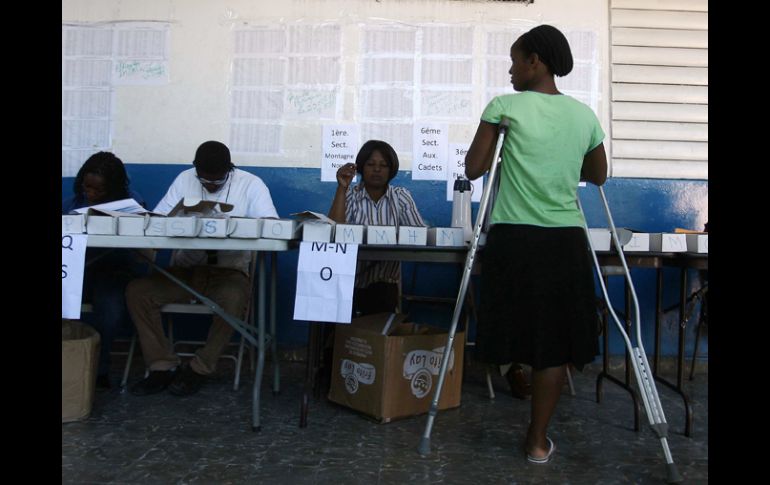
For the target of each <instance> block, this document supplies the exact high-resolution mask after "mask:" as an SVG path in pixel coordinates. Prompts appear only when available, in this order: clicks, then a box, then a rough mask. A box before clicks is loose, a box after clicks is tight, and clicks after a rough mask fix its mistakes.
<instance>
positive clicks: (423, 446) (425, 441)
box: [417, 436, 430, 456]
mask: <svg viewBox="0 0 770 485" xmlns="http://www.w3.org/2000/svg"><path fill="white" fill-rule="evenodd" d="M417 453H419V454H421V455H422V456H428V455H430V438H426V437H425V436H423V437H422V438H420V444H419V445H417Z"/></svg>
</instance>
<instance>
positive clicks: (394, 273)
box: [329, 140, 425, 316]
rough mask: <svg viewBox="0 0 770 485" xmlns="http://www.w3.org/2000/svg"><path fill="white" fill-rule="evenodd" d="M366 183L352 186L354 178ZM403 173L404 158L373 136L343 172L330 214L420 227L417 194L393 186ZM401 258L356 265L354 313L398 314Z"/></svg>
mask: <svg viewBox="0 0 770 485" xmlns="http://www.w3.org/2000/svg"><path fill="white" fill-rule="evenodd" d="M356 172H357V173H360V174H361V182H359V183H358V184H356V185H355V186H352V187H351V182H352V181H353V177H355V175H356ZM397 173H398V156H397V155H396V152H395V150H393V147H391V146H390V145H389V144H387V143H385V142H384V141H380V140H369V141H367V142H366V143H364V144H363V146H362V147H361V149H360V150H359V151H358V155H356V163H348V164H346V165H343V166H342V167H340V168H339V170H337V191H336V193H335V194H334V200H333V201H332V206H331V209H329V217H330V218H332V219H333V220H334V221H336V222H339V223H343V224H344V223H346V224H362V225H381V226H396V229H398V227H399V226H418V227H424V226H425V223H424V222H423V220H422V217H421V216H420V212H419V211H418V210H417V206H416V205H415V203H414V199H413V198H412V194H410V193H409V191H408V190H407V189H405V188H404V187H395V186H392V185H390V181H391V180H393V178H394V177H395V176H396V174H397ZM400 279H401V263H400V262H398V261H388V262H385V261H382V262H365V263H363V264H359V265H358V268H357V269H356V282H355V290H354V293H353V313H354V316H361V315H369V314H372V313H380V312H392V311H395V309H396V307H397V306H398V296H399V295H398V282H399V280H400Z"/></svg>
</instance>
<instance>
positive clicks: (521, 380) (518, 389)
mask: <svg viewBox="0 0 770 485" xmlns="http://www.w3.org/2000/svg"><path fill="white" fill-rule="evenodd" d="M505 380H506V381H508V385H509V386H511V395H512V396H513V397H515V398H516V399H527V398H528V397H529V396H531V395H532V385H530V383H529V381H528V380H527V374H526V373H525V372H524V369H522V368H521V367H520V366H518V365H513V366H512V367H511V368H510V369H508V372H507V373H506V374H505Z"/></svg>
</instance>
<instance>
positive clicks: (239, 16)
mask: <svg viewBox="0 0 770 485" xmlns="http://www.w3.org/2000/svg"><path fill="white" fill-rule="evenodd" d="M145 20H160V21H167V22H170V23H171V40H170V49H171V51H170V64H169V72H170V83H169V84H167V85H161V86H117V87H116V88H115V106H114V111H113V119H114V129H113V146H112V149H113V150H114V151H115V152H117V153H119V154H120V155H121V158H122V159H123V160H124V161H126V162H128V163H188V162H189V161H190V157H191V155H192V154H193V153H194V151H195V148H196V147H197V146H198V144H199V143H200V142H201V141H203V140H207V139H219V140H223V141H227V140H228V138H229V108H228V103H229V86H228V82H229V76H230V64H231V61H232V31H233V30H234V29H235V28H237V27H240V26H245V25H252V26H256V25H271V24H281V23H319V22H332V23H337V24H339V25H340V26H341V27H342V39H343V45H342V62H343V66H344V73H345V75H344V78H343V79H344V86H343V94H344V96H345V100H344V108H343V110H342V113H343V115H342V118H341V119H339V120H336V122H339V123H356V122H357V120H356V119H355V109H354V106H353V105H354V103H355V92H356V87H357V83H358V74H357V73H358V70H357V69H358V62H359V51H360V47H359V45H360V43H359V40H360V32H361V26H362V25H364V24H367V23H369V22H373V21H382V20H388V21H394V22H401V23H404V24H407V25H418V24H425V23H434V22H435V23H445V24H461V25H471V26H476V27H481V29H476V32H477V34H475V35H477V37H476V39H475V41H474V45H475V47H474V48H475V49H476V51H475V52H474V54H476V53H478V54H479V55H483V52H481V50H482V47H481V46H482V45H483V42H482V38H481V37H480V36H481V32H482V30H483V28H484V27H494V28H498V27H505V26H507V25H514V24H517V25H529V26H534V25H537V24H540V23H549V24H552V25H555V26H557V27H559V28H562V29H565V28H572V29H581V30H588V31H593V32H595V33H596V34H597V36H598V39H597V45H598V46H599V49H600V52H599V59H600V66H599V73H600V93H599V103H598V113H597V114H598V115H599V118H600V120H601V121H602V125H603V126H604V128H605V131H606V132H608V133H609V123H608V120H609V108H608V105H607V100H608V96H607V94H606V93H608V87H607V86H608V68H607V59H608V53H607V46H608V38H607V36H608V5H607V0H581V1H569V0H537V1H536V2H535V3H533V4H530V5H527V4H521V3H508V2H485V1H448V0H380V1H374V0H360V1H355V0H281V1H273V0H270V1H268V0H228V1H226V2H225V1H221V0H125V1H120V0H64V1H63V2H62V22H63V23H79V22H105V21H106V22H112V21H145ZM481 71H482V69H480V68H479V69H474V76H475V77H474V102H473V103H474V104H473V112H474V113H476V115H477V116H480V114H481V111H482V110H483V107H484V105H485V104H486V102H487V101H488V99H484V98H485V96H484V86H483V85H482V79H481V78H482V76H481V74H480V72H481ZM475 128H476V121H475V120H473V122H472V123H471V122H469V123H460V124H455V123H450V133H449V136H450V139H449V142H450V143H469V142H470V141H471V138H472V136H473V133H474V131H475ZM284 129H285V137H284V142H283V148H284V152H283V153H282V155H271V156H260V157H257V156H244V157H241V159H237V158H236V160H235V161H236V163H238V164H242V165H254V166H293V167H300V166H302V167H318V166H319V165H320V153H321V152H320V144H321V131H320V129H319V124H318V123H309V122H304V121H298V122H286V123H284ZM307 140H313V142H312V143H307V142H306V141H307ZM410 162H411V157H410V156H409V155H408V154H406V155H405V156H404V157H403V162H402V166H403V168H405V169H409V168H410Z"/></svg>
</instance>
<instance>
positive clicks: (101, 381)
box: [96, 374, 112, 389]
mask: <svg viewBox="0 0 770 485" xmlns="http://www.w3.org/2000/svg"><path fill="white" fill-rule="evenodd" d="M110 387H112V386H111V385H110V375H109V374H102V375H100V376H96V388H97V389H109V388H110Z"/></svg>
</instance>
